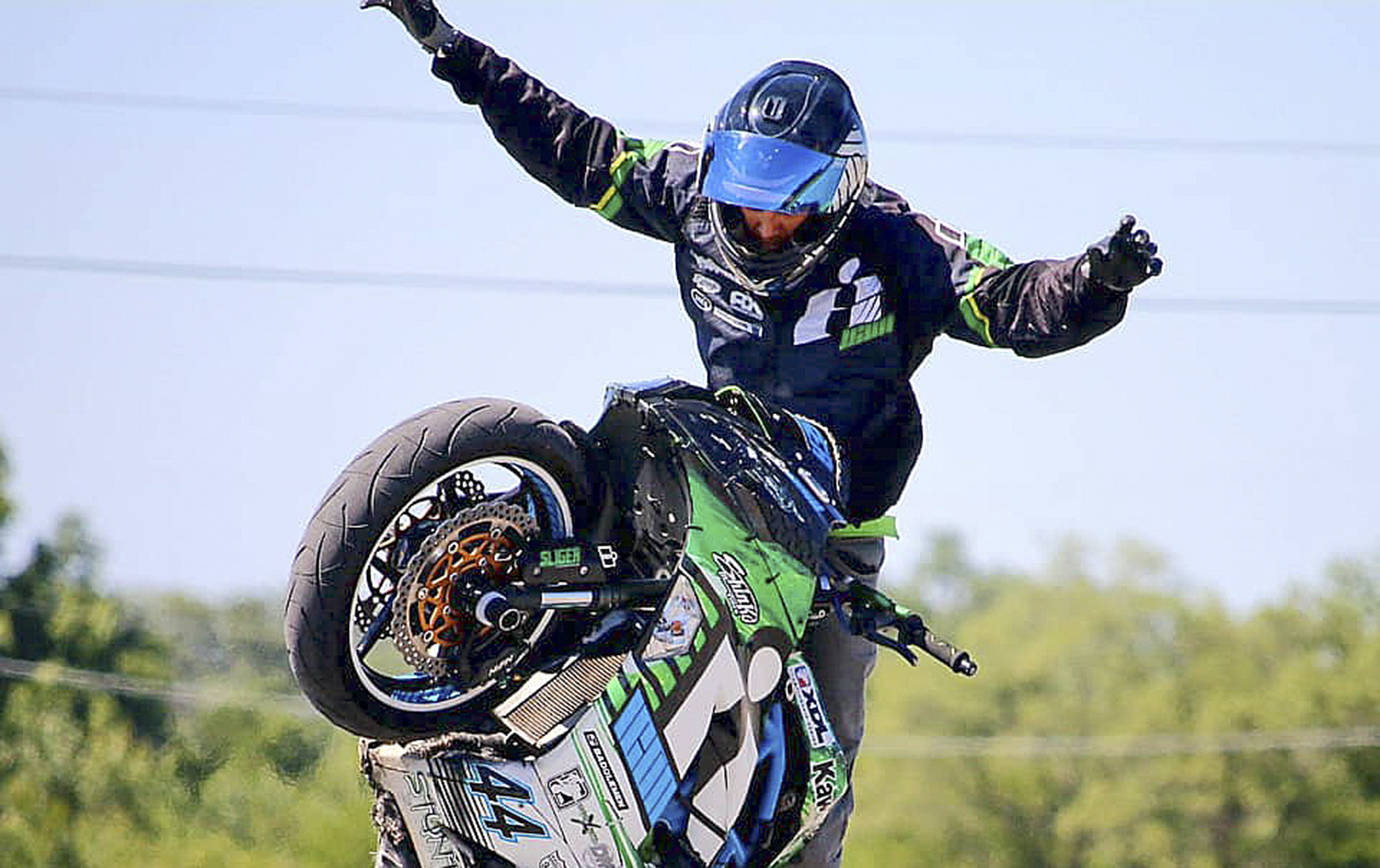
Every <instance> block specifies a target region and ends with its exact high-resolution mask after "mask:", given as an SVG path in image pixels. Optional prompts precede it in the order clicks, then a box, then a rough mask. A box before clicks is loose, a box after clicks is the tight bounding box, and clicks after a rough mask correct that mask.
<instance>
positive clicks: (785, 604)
mask: <svg viewBox="0 0 1380 868" xmlns="http://www.w3.org/2000/svg"><path fill="white" fill-rule="evenodd" d="M686 477H687V479H688V480H689V483H690V504H691V507H690V510H691V513H690V515H691V517H690V530H689V531H688V532H687V533H686V536H685V555H686V557H688V558H689V559H690V560H691V561H692V562H693V563H694V564H695V566H697V567H699V571H700V573H701V574H702V575H703V576H704V580H705V581H708V582H710V583H712V584H713V585H714V586H715V590H716V591H717V592H718V594H719V595H720V596H721V597H722V598H723V599H725V600H728V599H730V597H731V591H730V589H729V588H728V587H726V586H725V585H724V582H723V579H722V578H720V570H721V568H720V566H719V565H718V564H717V563H715V561H714V555H715V554H716V553H719V554H724V553H727V554H731V555H733V557H735V558H736V559H737V560H738V561H739V562H740V563H741V564H742V566H743V568H744V569H745V570H746V572H747V584H748V586H749V587H750V588H751V590H752V594H753V596H754V597H755V598H756V602H757V607H758V610H759V617H758V620H757V622H756V623H745V622H744V621H743V620H742V619H741V618H740V617H739V613H737V612H733V620H734V625H735V626H736V627H737V628H738V635H739V636H741V637H742V638H743V639H748V638H751V637H752V635H753V634H754V633H756V632H757V631H758V630H760V629H762V628H763V627H776V628H778V629H780V630H783V631H785V632H786V634H787V635H789V636H790V638H791V641H792V642H793V643H797V642H799V641H800V639H801V637H802V636H803V634H804V631H805V623H806V621H807V620H808V618H809V615H810V606H811V604H812V603H813V602H814V593H815V578H814V576H813V575H811V573H810V571H809V570H807V569H806V568H805V567H804V565H802V564H801V563H800V561H798V560H796V559H795V558H794V557H792V556H791V555H790V554H789V553H788V552H787V551H786V550H785V549H783V548H782V547H781V546H779V545H777V544H775V543H772V542H767V541H765V540H760V539H753V538H752V537H751V535H750V534H749V533H748V531H747V529H746V528H745V527H744V526H743V523H742V522H741V521H740V520H739V519H738V517H737V516H735V515H734V514H733V512H732V510H730V509H729V507H728V505H727V504H725V503H724V502H723V501H722V500H721V499H719V496H718V495H717V494H715V493H714V491H713V490H712V489H710V488H709V485H708V484H707V483H706V482H705V481H704V479H703V477H701V476H700V474H699V473H698V472H697V471H695V470H694V469H692V468H687V473H686ZM696 584H698V583H696ZM701 603H702V604H703V603H704V599H703V598H701ZM704 608H705V609H706V610H708V609H709V608H710V606H708V605H704ZM730 610H731V609H730Z"/></svg>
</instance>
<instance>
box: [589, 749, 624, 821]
mask: <svg viewBox="0 0 1380 868" xmlns="http://www.w3.org/2000/svg"><path fill="white" fill-rule="evenodd" d="M584 735H585V744H586V745H587V746H588V747H589V755H590V756H592V757H593V758H594V767H595V768H597V769H598V770H599V777H601V778H603V779H604V787H605V789H607V790H608V794H609V798H610V799H611V800H612V801H613V806H614V807H615V808H617V809H618V810H620V811H626V810H627V809H628V800H627V799H626V798H625V797H624V796H623V788H622V787H620V786H619V785H618V778H617V777H616V776H614V774H613V764H612V763H610V762H609V755H608V753H606V752H605V751H604V745H603V743H602V742H600V741H599V734H598V733H596V732H594V731H593V730H585V733H584Z"/></svg>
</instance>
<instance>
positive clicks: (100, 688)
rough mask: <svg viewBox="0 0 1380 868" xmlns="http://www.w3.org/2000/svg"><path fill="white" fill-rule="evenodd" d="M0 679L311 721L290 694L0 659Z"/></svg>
mask: <svg viewBox="0 0 1380 868" xmlns="http://www.w3.org/2000/svg"><path fill="white" fill-rule="evenodd" d="M0 678H9V679H12V680H16V681H30V682H35V683H38V684H57V685H61V686H63V687H74V688H76V689H78V690H89V691H94V692H97V693H109V694H114V695H117V696H133V697H138V698H141V699H161V700H164V701H166V702H169V703H171V704H173V705H177V706H183V707H226V706H230V707H236V708H264V707H265V706H269V707H272V709H273V710H274V711H281V712H285V713H288V714H293V715H296V716H299V717H313V716H314V715H313V713H312V711H311V709H309V708H308V707H307V705H306V700H305V699H304V698H303V697H301V696H296V695H290V694H281V693H279V694H246V693H241V692H235V691H225V690H209V689H206V688H204V687H197V686H193V685H187V684H176V683H165V682H161V681H154V680H151V679H148V678H135V677H133V676H130V675H121V674H119V673H115V672H95V671H92V670H89V669H74V668H72V667H70V666H65V665H63V664H62V663H58V662H54V661H34V660H19V659H16V658H14V657H3V656H0Z"/></svg>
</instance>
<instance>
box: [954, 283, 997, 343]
mask: <svg viewBox="0 0 1380 868" xmlns="http://www.w3.org/2000/svg"><path fill="white" fill-rule="evenodd" d="M958 312H959V313H961V314H963V321H964V322H965V323H967V324H968V328H970V329H972V330H973V333H974V334H976V335H977V336H978V337H980V338H982V339H983V341H984V342H986V344H987V346H989V347H995V346H996V345H997V342H996V341H995V340H993V338H992V321H991V320H989V319H988V318H987V315H986V314H984V313H983V312H982V311H981V310H979V309H978V306H977V299H976V298H975V297H974V296H973V295H972V294H971V293H970V294H968V295H965V296H963V298H960V299H959V300H958Z"/></svg>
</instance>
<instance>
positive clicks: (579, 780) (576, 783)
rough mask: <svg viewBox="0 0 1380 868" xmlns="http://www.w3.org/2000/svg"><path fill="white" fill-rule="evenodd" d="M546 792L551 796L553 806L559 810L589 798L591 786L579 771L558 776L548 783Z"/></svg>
mask: <svg viewBox="0 0 1380 868" xmlns="http://www.w3.org/2000/svg"><path fill="white" fill-rule="evenodd" d="M546 791H547V792H548V793H550V794H551V804H553V805H555V806H556V807H557V808H568V807H570V806H571V805H573V804H575V803H576V802H580V801H583V800H584V799H586V798H588V797H589V786H588V785H587V784H586V783H585V777H584V775H582V774H580V770H579V769H571V770H569V771H565V772H561V773H560V774H558V775H556V776H555V777H554V778H552V779H551V780H549V781H547V782H546Z"/></svg>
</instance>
